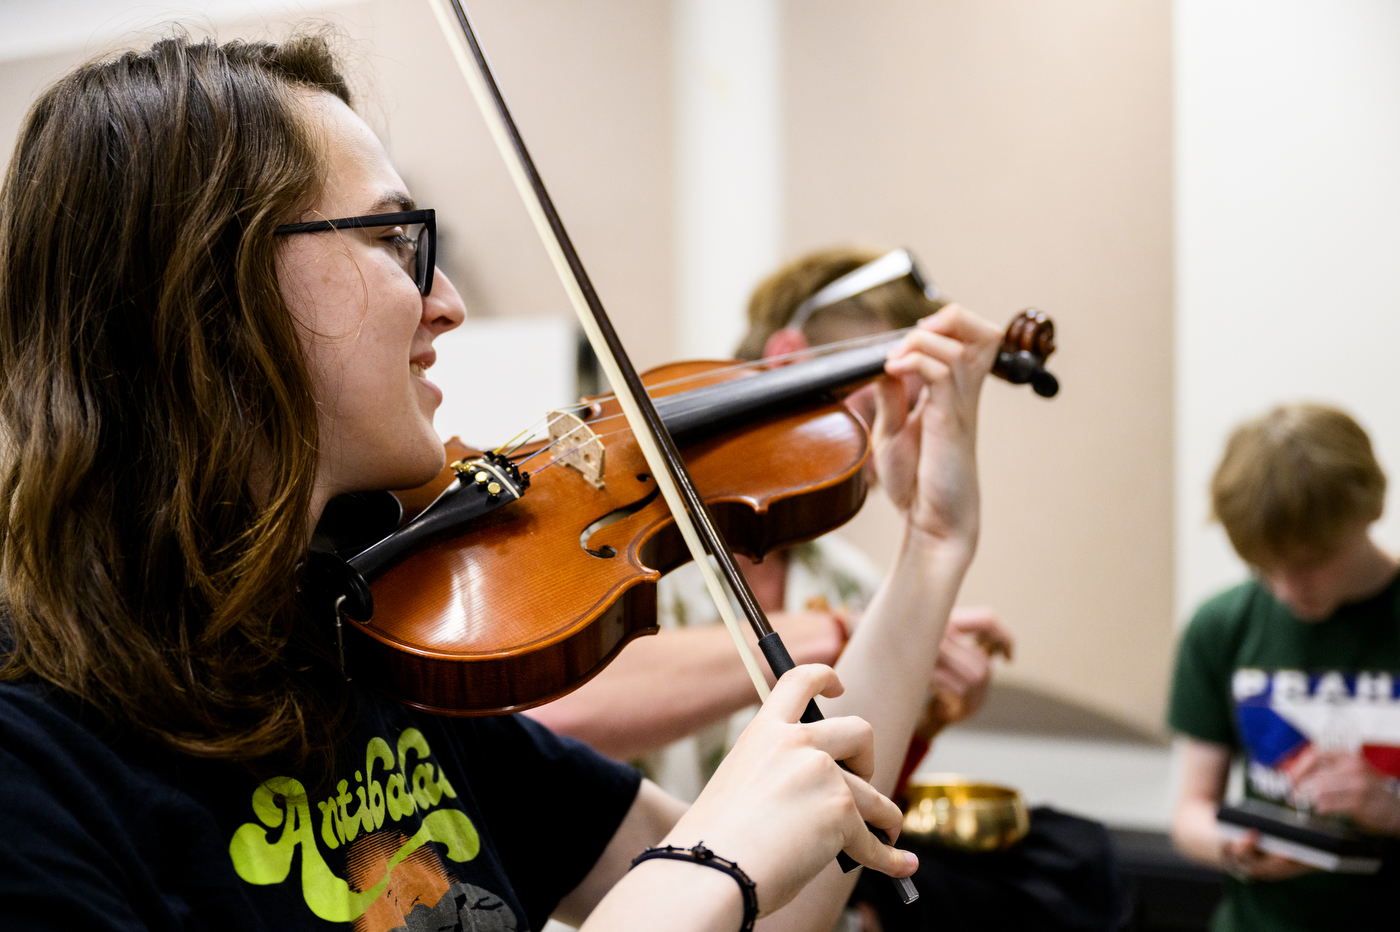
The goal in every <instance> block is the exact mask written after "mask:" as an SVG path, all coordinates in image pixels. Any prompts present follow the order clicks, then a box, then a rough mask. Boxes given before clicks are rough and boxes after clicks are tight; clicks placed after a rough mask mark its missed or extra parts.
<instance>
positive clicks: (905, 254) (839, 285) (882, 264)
mask: <svg viewBox="0 0 1400 932" xmlns="http://www.w3.org/2000/svg"><path fill="white" fill-rule="evenodd" d="M901 278H908V279H909V280H910V281H912V282H913V283H914V287H916V288H918V289H919V290H920V291H922V292H923V293H924V297H926V298H928V299H929V300H930V301H940V300H942V297H943V296H942V294H941V292H940V291H939V290H938V285H937V284H936V283H935V282H934V281H933V279H931V278H928V277H926V276H925V275H924V274H923V273H922V272H921V271H919V263H918V262H916V261H915V260H914V256H913V254H912V253H911V252H909V250H907V249H895V250H892V251H890V252H887V253H885V254H884V255H883V256H881V257H880V258H878V259H874V260H872V261H870V262H867V263H865V265H862V266H861V267H860V268H858V269H855V270H854V271H851V272H847V273H846V274H845V275H842V276H841V277H840V278H838V279H836V281H834V282H832V283H831V284H829V285H827V286H826V287H825V288H823V289H821V290H820V291H818V292H817V293H816V294H814V295H812V296H811V297H810V298H808V299H807V300H806V301H803V302H802V303H801V304H799V305H798V306H797V310H795V311H793V312H792V319H791V320H789V321H788V324H787V325H788V326H789V327H791V328H792V329H793V330H801V329H802V328H803V327H804V326H805V325H806V323H807V321H808V320H810V319H811V317H812V315H813V314H815V313H816V312H817V311H820V310H821V309H822V308H824V307H830V306H831V305H833V304H836V303H838V302H841V301H845V300H846V299H847V298H854V297H855V296H856V295H858V294H863V293H865V292H867V291H870V290H871V289H872V288H878V287H880V286H881V285H884V284H888V283H889V282H893V281H898V280H899V279H901Z"/></svg>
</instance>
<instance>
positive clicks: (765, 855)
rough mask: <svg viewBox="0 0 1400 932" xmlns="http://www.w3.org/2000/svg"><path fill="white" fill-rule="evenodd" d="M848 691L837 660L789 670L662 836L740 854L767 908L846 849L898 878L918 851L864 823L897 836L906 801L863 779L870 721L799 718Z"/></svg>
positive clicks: (870, 747) (871, 752)
mask: <svg viewBox="0 0 1400 932" xmlns="http://www.w3.org/2000/svg"><path fill="white" fill-rule="evenodd" d="M841 692H842V686H841V681H840V680H839V679H838V678H837V676H836V671H834V670H832V669H831V668H830V667H825V666H820V665H816V664H812V665H807V666H800V667H796V668H795V669H793V670H791V671H789V672H788V673H787V674H785V675H784V676H783V677H782V679H781V680H779V681H778V683H777V685H776V686H775V687H774V688H773V693H772V695H771V696H770V697H769V699H768V702H767V703H766V704H764V706H763V708H762V709H760V710H759V712H758V715H757V716H756V717H755V718H754V720H753V721H752V722H751V723H750V724H749V727H748V728H746V729H744V733H743V734H742V735H741V736H740V738H739V741H738V743H737V744H735V746H734V749H733V750H732V751H730V752H729V755H728V756H727V757H726V758H725V759H724V763H723V764H721V765H720V768H719V770H718V771H716V772H715V775H714V776H713V777H712V778H711V779H710V782H709V783H708V784H707V785H706V787H705V790H704V792H703V793H701V794H700V798H699V799H697V800H696V801H695V804H694V805H693V806H691V807H690V809H689V811H687V812H686V814H685V815H684V816H683V817H682V818H681V819H680V821H679V822H678V823H677V824H676V826H675V828H674V829H672V830H671V832H670V834H668V835H667V836H666V839H665V841H664V842H663V844H668V845H678V846H682V847H690V846H693V845H696V844H699V843H700V842H702V841H703V842H704V843H705V846H706V847H707V848H709V849H711V850H712V851H714V852H715V853H716V854H718V855H720V856H721V857H725V858H729V859H730V860H733V861H734V862H736V863H737V864H738V865H739V866H740V867H741V868H742V869H743V870H744V871H745V872H746V873H748V875H749V877H750V878H752V879H753V881H754V883H755V884H756V886H757V887H758V905H759V911H760V914H761V915H767V914H769V913H771V912H773V911H774V910H776V909H778V908H780V907H781V906H783V905H784V904H786V903H787V902H788V901H789V900H791V899H792V898H793V897H794V896H796V895H797V892H798V891H799V890H801V889H802V887H803V886H805V885H806V884H807V883H808V882H809V881H810V880H812V878H814V877H815V876H816V875H817V874H818V873H819V872H820V871H821V870H822V869H823V868H825V867H826V866H827V864H829V863H830V862H831V861H832V859H834V858H835V857H836V855H837V853H838V852H840V851H843V850H844V851H845V852H846V853H847V854H849V855H850V856H851V857H852V858H854V859H855V860H857V861H859V862H860V863H861V864H864V865H866V866H867V867H871V868H874V869H875V870H878V871H881V872H882V873H886V874H890V875H893V876H896V877H907V876H909V875H910V874H912V873H914V871H915V869H916V868H917V867H918V859H917V858H915V857H914V855H912V854H909V853H908V852H905V851H900V850H898V849H896V848H891V847H889V846H887V845H883V844H881V843H880V842H879V841H878V840H877V839H876V838H875V836H874V835H872V834H871V833H870V831H869V830H868V829H867V828H866V827H865V823H866V822H869V823H870V824H871V825H873V826H876V827H877V828H881V829H883V830H884V831H885V833H886V834H887V835H889V837H890V838H891V839H893V838H894V837H895V836H896V835H897V834H898V833H899V828H900V825H901V823H902V814H901V813H900V810H899V807H897V806H896V805H895V804H894V803H892V802H890V801H889V800H888V799H886V798H885V797H884V796H882V795H880V794H879V793H877V792H876V791H875V790H874V788H873V787H871V786H870V784H869V783H867V782H866V780H868V779H869V777H870V775H871V772H872V770H873V767H874V760H875V746H874V737H873V733H872V731H871V728H870V726H869V725H868V724H866V722H865V721H864V720H862V719H859V718H855V717H845V718H833V719H827V720H826V721H822V722H815V723H813V724H802V723H801V722H799V719H800V718H801V716H802V711H803V709H805V708H806V706H807V702H808V701H809V700H811V699H812V698H814V697H816V696H818V695H821V696H828V697H835V696H839V695H840V694H841ZM838 760H841V761H844V762H845V763H846V765H847V766H848V767H849V768H850V769H851V771H852V772H851V773H847V772H846V771H844V770H842V769H841V768H840V767H838V766H837V764H836V761H838Z"/></svg>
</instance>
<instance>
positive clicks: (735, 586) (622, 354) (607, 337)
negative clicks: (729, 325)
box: [428, 0, 919, 903]
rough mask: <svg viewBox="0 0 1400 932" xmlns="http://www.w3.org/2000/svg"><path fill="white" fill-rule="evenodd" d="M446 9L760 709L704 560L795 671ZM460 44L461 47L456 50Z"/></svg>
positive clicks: (763, 687) (496, 90) (499, 138)
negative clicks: (736, 652)
mask: <svg viewBox="0 0 1400 932" xmlns="http://www.w3.org/2000/svg"><path fill="white" fill-rule="evenodd" d="M447 2H449V3H450V5H451V11H452V13H453V14H455V18H456V21H457V22H456V26H457V27H459V29H460V32H459V31H458V29H453V28H452V27H453V23H452V21H451V19H450V18H449V14H448V11H447V9H445V8H444V6H443V5H442V0H428V4H429V6H431V7H432V10H433V14H434V16H436V17H437V21H438V25H439V26H440V27H441V28H442V32H443V36H444V37H445V38H446V39H447V43H448V46H449V47H450V48H451V49H452V53H453V57H454V58H456V60H457V65H458V67H459V68H460V69H461V71H462V76H463V77H464V78H466V81H467V85H468V86H469V87H470V88H471V92H472V97H473V98H474V99H475V100H476V104H477V107H478V108H479V109H480V110H481V115H482V117H483V118H484V119H485V120H486V125H487V127H488V128H489V130H490V132H491V137H492V139H493V140H494V141H495V143H496V148H497V149H498V150H499V151H500V153H501V157H502V159H503V160H504V161H505V163H506V168H507V170H508V171H509V172H510V176H511V179H512V181H514V183H515V188H516V190H517V191H518V192H519V194H520V197H521V199H522V200H523V201H524V202H525V208H526V210H527V211H528V213H529V215H530V219H531V220H532V221H533V222H534V224H535V230H536V232H537V233H539V236H540V239H541V241H542V242H543V243H544V247H545V250H546V252H548V254H549V257H550V261H551V262H552V263H553V264H554V270H555V271H556V272H557V273H558V275H559V279H560V281H561V282H562V283H563V285H564V290H565V291H566V292H567V293H568V295H569V301H570V303H571V304H572V305H573V308H574V313H575V314H577V315H578V319H579V323H580V325H581V326H582V327H583V330H584V333H585V334H587V336H588V342H589V343H590V344H591V345H592V347H593V351H594V353H596V354H597V356H598V359H599V362H600V363H601V364H602V366H603V371H604V373H606V375H607V377H608V381H609V382H610V383H612V386H613V391H614V392H615V394H616V395H617V399H618V402H619V404H620V405H621V407H622V410H623V413H625V414H626V415H627V422H628V423H629V424H631V425H632V432H633V435H634V436H635V437H636V440H637V445H638V447H639V448H640V449H641V451H642V455H643V457H645V459H646V461H647V465H648V466H649V467H650V468H651V472H652V475H653V477H654V478H655V479H656V484H657V487H658V488H659V489H660V491H661V494H662V496H663V497H664V498H665V499H666V504H667V506H668V507H669V508H670V510H671V515H672V517H673V518H674V520H675V522H676V526H677V527H678V528H679V529H680V532H681V536H682V537H683V538H684V539H685V543H686V547H687V548H689V550H690V554H691V557H692V558H693V559H694V560H695V562H696V564H697V565H698V566H699V568H700V573H701V575H702V576H703V577H704V579H705V586H706V588H707V589H708V590H709V592H710V597H711V598H712V599H713V600H714V603H715V607H716V608H717V609H718V610H719V613H720V617H721V618H722V619H723V620H724V624H725V627H726V628H727V629H728V630H729V634H730V636H731V637H732V638H733V639H734V642H735V645H736V646H737V647H738V648H739V655H740V657H741V658H742V659H743V661H744V666H745V668H746V669H747V670H748V673H749V677H750V678H751V679H752V680H753V682H754V688H755V689H756V690H757V691H758V695H759V698H760V700H763V701H766V700H767V698H768V684H767V682H766V681H765V680H764V678H763V674H762V672H761V671H760V670H759V668H758V663H757V661H756V660H755V659H754V656H753V652H752V651H750V650H749V647H748V643H747V642H746V641H745V640H744V636H743V632H742V631H741V630H740V628H739V622H738V619H737V618H736V617H735V615H734V610H733V607H732V605H731V604H730V599H729V596H728V595H727V594H726V593H725V590H724V587H723V586H722V585H721V583H720V581H719V578H718V577H717V576H716V574H715V570H714V566H713V565H712V564H711V562H710V558H713V559H714V561H715V563H716V564H718V566H719V568H720V571H721V572H722V573H723V575H724V580H725V583H727V584H728V586H729V591H730V592H732V593H733V595H734V598H735V599H736V600H737V601H738V602H739V605H740V607H741V608H742V609H743V611H744V615H745V616H746V617H747V619H748V621H749V624H750V625H751V626H752V627H753V629H754V632H755V633H756V634H757V635H758V639H759V640H758V643H759V647H760V649H762V651H763V654H764V657H765V658H766V659H767V660H768V664H769V666H770V667H771V668H772V670H773V674H774V675H775V676H779V677H781V676H782V675H783V674H784V673H786V672H787V671H788V670H790V669H792V668H793V667H794V666H795V664H794V663H793V661H792V657H791V655H789V654H788V651H787V648H786V647H784V646H783V642H782V639H781V638H780V637H779V636H778V633H777V632H776V631H774V630H773V626H772V625H771V624H769V622H768V618H767V616H766V615H765V614H764V613H763V609H762V608H761V607H760V606H759V604H758V599H757V598H756V597H755V596H754V594H753V590H752V589H751V588H750V587H749V584H748V581H747V580H746V579H745V578H744V575H743V573H741V572H740V571H739V567H738V565H737V564H736V563H735V562H734V557H733V554H732V553H731V552H730V550H729V547H728V546H727V545H726V544H725V542H724V538H723V536H722V535H721V534H720V532H719V528H717V527H716V526H715V523H714V519H713V516H712V515H711V514H710V510H709V508H708V507H707V506H706V505H705V501H704V499H703V498H701V496H700V493H699V491H697V490H696V488H695V483H694V481H692V479H691V477H690V472H689V471H688V470H687V469H686V466H685V461H684V460H683V459H682V458H681V455H680V451H679V450H677V449H676V445H675V442H674V441H673V440H672V439H671V435H670V433H669V432H668V431H667V430H666V426H665V425H664V424H663V423H662V421H661V417H660V415H658V414H657V412H656V407H655V405H653V404H652V400H651V396H650V395H649V394H647V391H646V388H645V387H644V386H643V385H642V380H641V378H640V377H639V376H638V375H637V371H636V369H635V368H634V367H633V366H632V362H631V360H630V359H629V358H628V356H627V351H626V350H625V349H624V348H623V346H622V342H621V340H619V339H618V336H617V332H616V331H615V330H614V329H613V326H612V322H611V321H610V320H609V318H608V315H607V312H606V311H605V310H604V309H603V303H602V301H601V300H599V298H598V294H597V292H596V291H595V290H594V289H593V284H592V282H591V281H590V279H589V277H588V272H587V271H586V270H585V269H584V267H583V261H582V260H581V259H580V258H579V256H578V252H577V250H575V249H574V245H573V241H572V240H571V239H570V238H569V234H568V231H566V230H565V229H564V222H563V221H562V220H561V219H560V217H559V213H558V211H557V210H556V209H555V207H554V202H553V200H552V199H551V198H550V196H549V192H548V191H547V190H546V189H545V186H544V180H543V178H541V177H540V174H539V171H538V170H537V169H536V168H535V163H534V160H533V159H532V158H531V157H530V152H529V150H528V149H527V148H526V146H525V140H524V139H523V138H522V137H521V135H520V131H519V129H518V128H517V127H516V125H515V120H514V118H513V117H512V116H511V113H510V108H509V107H508V106H507V105H506V101H505V97H504V95H502V93H501V90H500V87H499V85H498V84H497V83H496V78H495V75H494V74H493V72H492V70H491V64H490V62H489V61H487V58H486V53H485V52H483V51H482V48H481V45H480V43H479V42H478V41H477V38H476V31H475V30H474V29H473V28H472V24H471V19H470V17H468V15H467V11H466V9H465V8H464V7H463V6H462V3H461V0H447ZM463 43H465V47H464V46H463ZM821 717H822V715H821V712H820V710H819V709H818V708H817V705H816V702H815V700H813V701H811V702H809V703H808V705H807V710H806V711H805V712H804V713H803V716H802V720H803V721H804V722H808V721H819V720H821ZM871 831H874V832H875V833H876V835H877V836H878V837H879V838H880V840H881V841H882V842H885V843H886V844H888V843H889V839H888V838H886V837H885V835H884V833H883V832H880V831H879V830H878V829H873V828H872V829H871ZM840 860H841V866H842V869H844V870H846V871H848V872H849V871H851V870H854V869H855V868H856V867H857V866H858V865H856V863H855V861H853V860H852V859H851V858H850V857H849V856H847V855H846V854H845V853H844V852H843V853H842V854H841V856H840ZM891 880H893V881H894V883H895V886H896V889H897V890H898V891H899V894H900V898H901V899H902V900H903V901H904V902H905V903H912V902H913V901H914V900H916V899H918V896H919V894H918V891H917V890H916V889H915V887H914V884H913V882H912V881H910V880H909V879H908V878H891Z"/></svg>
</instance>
